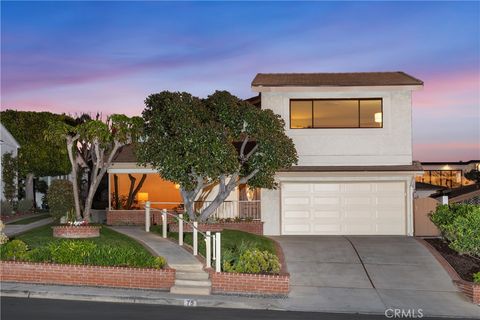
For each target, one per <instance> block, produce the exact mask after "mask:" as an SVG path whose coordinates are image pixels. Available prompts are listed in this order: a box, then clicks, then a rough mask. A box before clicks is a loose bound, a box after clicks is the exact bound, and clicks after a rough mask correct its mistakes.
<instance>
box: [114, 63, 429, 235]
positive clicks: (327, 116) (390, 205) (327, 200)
mask: <svg viewBox="0 0 480 320" xmlns="http://www.w3.org/2000/svg"><path fill="white" fill-rule="evenodd" d="M422 87H423V82H422V81H420V80H418V79H415V78H414V77H412V76H409V75H407V74H405V73H403V72H372V73H309V74H258V75H257V76H256V77H255V79H254V80H253V82H252V89H253V91H255V92H258V93H259V95H258V96H257V97H253V98H251V99H249V101H250V102H252V103H253V104H255V105H256V106H258V107H261V108H262V109H271V110H273V111H274V112H275V113H276V114H279V115H280V116H281V117H282V118H283V119H284V120H285V124H286V133H287V135H288V136H290V137H291V138H292V139H293V141H294V143H295V146H296V149H297V152H298V155H299V163H298V165H297V166H294V167H292V168H291V169H289V170H284V171H281V172H278V174H277V176H276V179H277V181H278V182H279V188H278V189H276V190H264V189H262V190H251V189H249V188H248V187H247V186H242V187H240V188H239V190H237V192H232V194H231V196H230V197H229V198H228V199H227V201H225V203H224V205H223V206H222V207H221V208H220V209H219V210H218V211H217V213H216V214H217V216H218V217H224V218H225V217H241V218H244V217H250V218H254V219H261V220H262V221H263V222H264V234H266V235H312V234H317V235H341V234H350V235H413V197H414V195H413V192H414V188H415V177H416V176H418V175H421V174H422V173H423V171H422V167H421V166H420V164H419V163H416V162H413V161H412V121H411V119H412V103H411V101H412V100H411V99H412V92H413V91H414V90H418V89H421V88H422ZM108 172H109V194H110V198H111V199H110V204H112V201H113V202H115V201H114V199H113V198H114V197H113V194H114V190H115V189H116V190H118V194H119V195H123V196H124V197H123V198H125V194H127V193H128V191H129V190H130V179H131V178H134V179H136V183H138V181H140V179H141V177H142V175H143V174H146V175H147V178H146V180H145V182H144V185H143V187H142V188H141V192H140V193H139V194H138V197H137V200H138V201H140V200H146V199H148V200H150V201H153V202H154V204H153V206H157V207H158V208H167V209H174V208H175V207H181V204H180V202H181V197H180V194H179V192H178V186H176V185H174V184H172V183H170V182H167V181H163V180H162V179H161V178H160V177H159V176H158V174H156V173H155V172H154V171H153V170H151V169H149V168H142V167H138V166H137V165H136V160H135V157H134V155H133V153H132V150H131V148H129V147H125V148H123V150H122V152H120V154H119V155H118V157H117V158H116V160H115V163H114V164H113V165H112V167H111V168H110V169H109V171H108ZM128 174H130V178H129V177H128ZM115 176H116V178H115ZM115 180H116V182H115ZM115 185H116V186H117V187H115ZM207 199H208V198H207ZM120 202H122V200H121V201H120ZM123 202H125V199H123ZM203 205H204V202H200V203H199V206H203ZM135 207H136V208H140V207H141V205H140V204H136V205H135ZM110 209H111V210H112V209H113V208H110ZM133 209H135V208H133Z"/></svg>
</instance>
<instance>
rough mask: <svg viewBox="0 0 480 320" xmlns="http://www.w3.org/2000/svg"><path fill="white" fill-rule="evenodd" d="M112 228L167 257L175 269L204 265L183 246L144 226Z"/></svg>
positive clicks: (154, 252) (155, 252)
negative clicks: (146, 230)
mask: <svg viewBox="0 0 480 320" xmlns="http://www.w3.org/2000/svg"><path fill="white" fill-rule="evenodd" d="M110 228H111V229H113V230H115V231H117V232H120V233H123V234H125V235H127V236H129V237H131V238H133V239H135V240H137V241H138V242H140V243H142V244H143V245H144V246H146V247H147V249H149V250H150V251H153V252H152V253H153V254H154V255H157V256H162V257H165V258H166V259H167V263H168V265H169V266H170V267H172V268H174V269H182V268H184V267H188V266H195V267H200V269H201V268H202V266H203V265H202V264H201V263H200V261H198V259H197V258H195V257H194V256H193V255H192V254H191V253H189V252H187V251H186V250H185V249H183V248H182V247H180V246H178V245H177V244H175V243H173V242H171V241H170V240H168V239H164V238H162V237H161V236H159V235H157V234H154V233H151V232H145V230H144V229H143V228H142V227H133V226H122V227H110Z"/></svg>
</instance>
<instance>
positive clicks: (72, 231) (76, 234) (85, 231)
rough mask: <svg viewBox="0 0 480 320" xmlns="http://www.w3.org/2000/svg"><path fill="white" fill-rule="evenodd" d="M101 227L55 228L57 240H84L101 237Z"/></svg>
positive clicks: (54, 233) (53, 228) (54, 232)
mask: <svg viewBox="0 0 480 320" xmlns="http://www.w3.org/2000/svg"><path fill="white" fill-rule="evenodd" d="M100 228H101V227H99V226H54V227H52V230H53V236H54V237H55V238H69V239H83V238H96V237H100Z"/></svg>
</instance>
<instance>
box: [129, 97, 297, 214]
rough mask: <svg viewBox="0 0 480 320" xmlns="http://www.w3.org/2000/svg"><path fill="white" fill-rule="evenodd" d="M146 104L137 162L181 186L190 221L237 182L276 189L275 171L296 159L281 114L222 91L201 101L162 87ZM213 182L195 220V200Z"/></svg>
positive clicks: (217, 202)
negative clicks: (211, 191) (210, 197)
mask: <svg viewBox="0 0 480 320" xmlns="http://www.w3.org/2000/svg"><path fill="white" fill-rule="evenodd" d="M145 105H146V108H145V109H144V111H143V119H144V120H145V136H144V138H143V139H142V143H139V145H138V147H137V148H136V149H137V157H138V159H139V163H140V164H142V165H152V166H153V167H154V168H156V170H157V171H158V172H159V174H160V175H161V176H162V177H163V178H164V179H167V180H170V181H173V182H175V183H178V184H179V185H180V192H181V195H182V198H183V202H184V206H185V210H186V212H187V213H188V215H189V217H190V219H192V220H197V219H198V220H200V221H205V220H206V219H207V218H208V217H209V216H210V215H211V214H212V213H213V212H214V211H215V210H216V209H217V208H218V207H219V206H220V205H221V203H222V202H223V201H224V200H225V199H226V198H227V197H228V195H229V194H230V193H231V192H232V191H233V190H234V189H235V188H236V187H237V186H239V185H240V184H245V183H248V184H249V185H250V186H251V187H262V188H269V189H271V188H275V187H276V183H275V180H274V176H275V172H276V171H278V170H279V169H281V168H288V167H290V166H291V165H292V164H294V163H296V162H297V153H296V150H295V146H294V144H293V141H292V140H291V139H290V138H289V137H288V136H287V135H286V134H285V129H284V127H285V123H284V121H283V120H282V118H281V117H280V116H278V115H276V114H274V113H273V112H272V111H271V110H260V109H258V108H256V107H255V106H253V105H251V104H250V103H248V102H245V101H242V100H240V99H238V98H237V97H235V96H233V95H231V94H230V93H228V92H226V91H217V92H215V93H214V94H213V95H211V96H209V97H208V98H207V99H204V100H202V99H199V98H196V97H194V96H192V95H190V94H189V93H185V92H182V93H180V92H175V93H173V92H168V91H164V92H161V93H158V94H152V95H150V96H149V97H148V98H147V99H146V100H145ZM216 185H217V186H218V188H216V190H217V193H216V195H215V198H214V200H213V201H212V202H211V203H210V204H209V205H208V206H207V207H206V208H204V209H203V211H202V212H201V213H200V215H199V217H198V218H197V217H196V216H195V211H194V210H195V209H194V202H195V201H196V200H198V198H199V197H201V194H202V192H203V191H204V190H207V189H212V187H213V186H216Z"/></svg>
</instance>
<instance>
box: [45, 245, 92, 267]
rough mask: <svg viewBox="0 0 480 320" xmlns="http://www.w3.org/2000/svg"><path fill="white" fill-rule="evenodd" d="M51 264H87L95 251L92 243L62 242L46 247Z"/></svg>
mask: <svg viewBox="0 0 480 320" xmlns="http://www.w3.org/2000/svg"><path fill="white" fill-rule="evenodd" d="M48 249H49V250H50V255H51V257H52V262H55V263H61V264H88V261H89V258H90V256H91V255H92V252H94V251H95V250H96V249H97V245H96V244H95V243H94V242H92V241H76V240H62V241H58V242H51V243H50V244H49V245H48Z"/></svg>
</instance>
